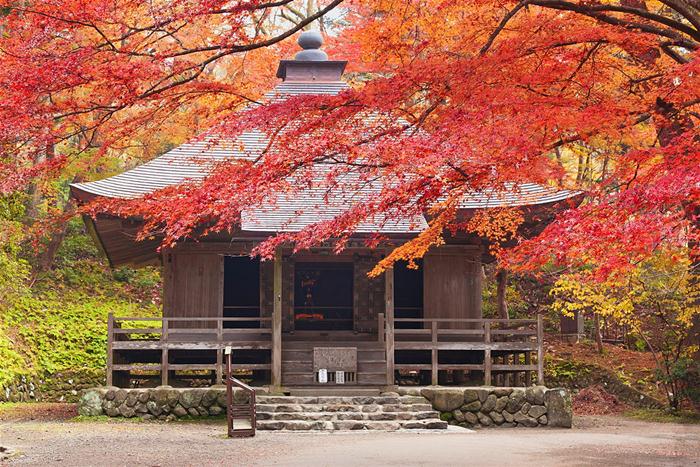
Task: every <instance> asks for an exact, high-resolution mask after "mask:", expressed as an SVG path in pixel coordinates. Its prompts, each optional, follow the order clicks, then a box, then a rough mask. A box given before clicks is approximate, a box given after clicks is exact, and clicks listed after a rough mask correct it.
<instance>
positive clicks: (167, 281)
mask: <svg viewBox="0 0 700 467" xmlns="http://www.w3.org/2000/svg"><path fill="white" fill-rule="evenodd" d="M163 266H164V268H163V269H164V275H163V288H164V300H163V316H165V317H183V318H197V317H203V318H210V317H220V316H222V313H223V303H222V300H223V293H224V292H223V257H222V256H220V255H218V254H213V253H207V254H200V255H192V254H180V253H177V252H169V253H167V254H166V258H165V261H164V263H163ZM172 324H173V326H174V325H175V324H176V323H172ZM177 325H178V327H214V326H215V323H213V322H204V323H197V324H194V323H186V322H184V323H177Z"/></svg>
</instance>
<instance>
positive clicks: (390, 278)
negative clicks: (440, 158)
mask: <svg viewBox="0 0 700 467" xmlns="http://www.w3.org/2000/svg"><path fill="white" fill-rule="evenodd" d="M384 302H385V310H384V312H385V314H386V384H387V386H393V385H394V268H388V269H387V270H386V271H384Z"/></svg>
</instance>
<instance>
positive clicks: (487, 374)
mask: <svg viewBox="0 0 700 467" xmlns="http://www.w3.org/2000/svg"><path fill="white" fill-rule="evenodd" d="M484 344H486V345H485V347H486V348H485V349H484V385H485V386H491V322H489V321H484Z"/></svg>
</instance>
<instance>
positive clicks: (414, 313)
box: [394, 260, 423, 329]
mask: <svg viewBox="0 0 700 467" xmlns="http://www.w3.org/2000/svg"><path fill="white" fill-rule="evenodd" d="M416 265H417V266H418V268H417V269H413V268H409V267H408V263H406V262H405V261H399V262H397V263H396V264H395V265H394V317H395V318H410V319H414V318H416V319H420V318H423V260H417V261H416ZM395 326H396V328H397V329H417V328H420V327H421V326H422V323H421V322H419V321H415V322H398V323H396V325H395Z"/></svg>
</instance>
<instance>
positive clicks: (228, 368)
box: [226, 347, 233, 437]
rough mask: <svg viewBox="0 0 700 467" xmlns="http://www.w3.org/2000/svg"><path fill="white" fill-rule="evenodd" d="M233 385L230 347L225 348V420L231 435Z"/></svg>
mask: <svg viewBox="0 0 700 467" xmlns="http://www.w3.org/2000/svg"><path fill="white" fill-rule="evenodd" d="M232 405H233V387H232V386H231V348H230V347H227V348H226V422H227V424H228V435H229V437H231V436H233V410H232V407H231V406H232Z"/></svg>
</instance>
